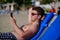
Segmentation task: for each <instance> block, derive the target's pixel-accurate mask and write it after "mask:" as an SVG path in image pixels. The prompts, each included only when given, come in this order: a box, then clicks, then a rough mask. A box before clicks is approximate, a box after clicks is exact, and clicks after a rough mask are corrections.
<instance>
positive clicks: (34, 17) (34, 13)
mask: <svg viewBox="0 0 60 40" xmlns="http://www.w3.org/2000/svg"><path fill="white" fill-rule="evenodd" d="M36 20H39V15H38V12H37V11H36V10H32V11H31V21H32V22H34V21H36Z"/></svg>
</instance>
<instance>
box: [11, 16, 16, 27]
mask: <svg viewBox="0 0 60 40" xmlns="http://www.w3.org/2000/svg"><path fill="white" fill-rule="evenodd" d="M10 23H11V25H13V26H14V25H16V20H15V19H14V18H12V17H11V16H10Z"/></svg>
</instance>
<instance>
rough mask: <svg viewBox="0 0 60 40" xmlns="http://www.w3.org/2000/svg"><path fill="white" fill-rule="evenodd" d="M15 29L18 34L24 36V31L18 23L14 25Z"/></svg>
mask: <svg viewBox="0 0 60 40" xmlns="http://www.w3.org/2000/svg"><path fill="white" fill-rule="evenodd" d="M13 28H14V30H15V31H16V32H17V33H18V34H20V35H21V34H23V31H22V30H21V29H20V28H19V27H18V25H17V24H16V23H15V24H14V25H13Z"/></svg>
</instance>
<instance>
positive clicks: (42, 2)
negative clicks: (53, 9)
mask: <svg viewBox="0 0 60 40" xmlns="http://www.w3.org/2000/svg"><path fill="white" fill-rule="evenodd" d="M51 2H52V0H41V1H40V3H41V4H49V3H51Z"/></svg>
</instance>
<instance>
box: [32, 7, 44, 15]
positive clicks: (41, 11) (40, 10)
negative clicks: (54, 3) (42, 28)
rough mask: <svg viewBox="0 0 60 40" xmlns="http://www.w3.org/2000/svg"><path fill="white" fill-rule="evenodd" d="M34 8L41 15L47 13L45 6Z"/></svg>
mask: <svg viewBox="0 0 60 40" xmlns="http://www.w3.org/2000/svg"><path fill="white" fill-rule="evenodd" d="M32 10H36V11H37V12H38V15H41V16H43V15H44V14H45V13H44V10H43V8H41V7H33V8H32Z"/></svg>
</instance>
